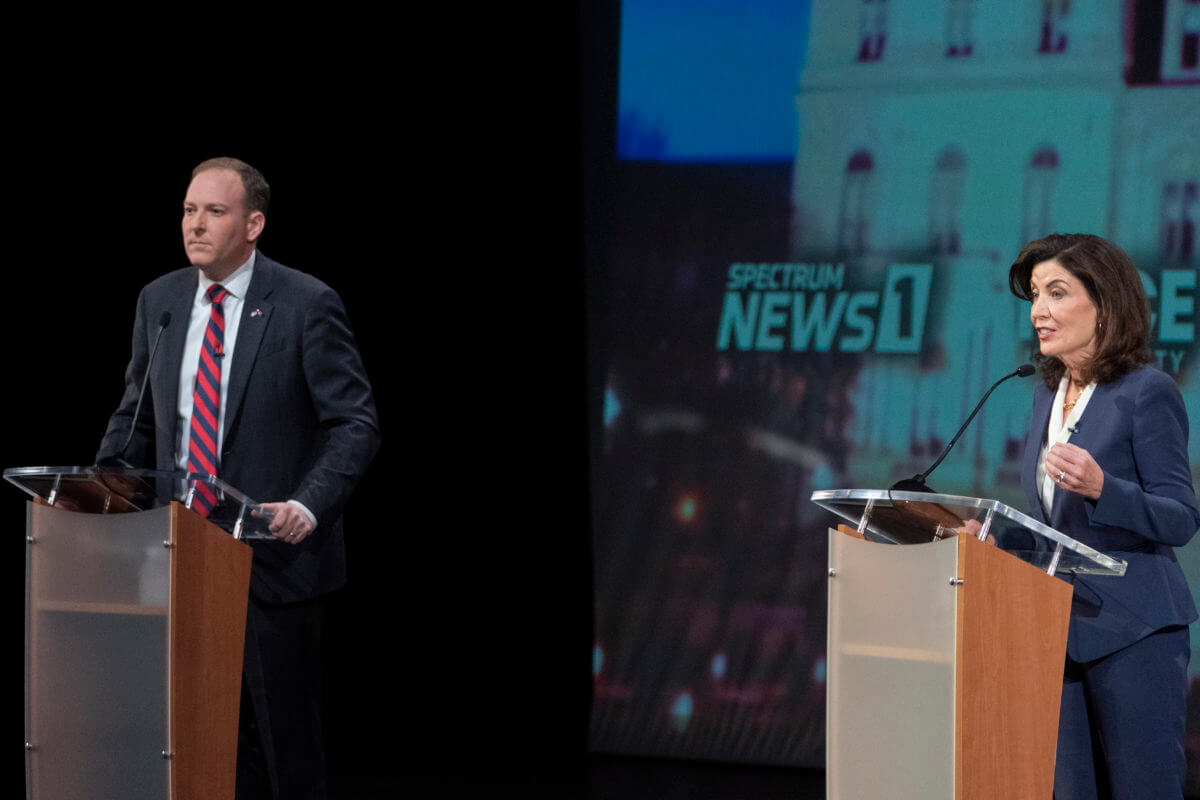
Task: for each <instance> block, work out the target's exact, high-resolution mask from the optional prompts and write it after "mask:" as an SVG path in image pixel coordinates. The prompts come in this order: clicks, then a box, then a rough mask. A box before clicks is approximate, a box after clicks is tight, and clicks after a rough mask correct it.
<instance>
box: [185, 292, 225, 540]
mask: <svg viewBox="0 0 1200 800" xmlns="http://www.w3.org/2000/svg"><path fill="white" fill-rule="evenodd" d="M227 294H229V292H228V291H227V290H226V289H225V287H224V286H222V285H220V284H219V283H214V284H213V285H212V286H210V287H208V299H209V300H211V301H212V308H211V310H210V311H209V315H208V327H207V328H206V329H205V331H204V342H203V344H202V345H201V347H200V365H199V366H198V367H197V368H196V392H195V394H194V395H193V396H192V431H191V435H190V437H189V438H188V472H199V473H202V474H207V475H213V476H215V475H216V474H217V463H218V459H217V431H218V429H219V426H218V420H219V419H220V414H221V360H222V356H223V354H224V341H225V310H224V309H223V308H222V307H221V301H222V300H224V299H225V295H227ZM216 504H217V496H216V494H215V493H214V492H213V489H212V487H211V486H209V485H208V484H207V483H197V484H196V493H195V496H193V497H192V510H194V511H195V512H196V513H198V514H199V515H200V516H202V517H207V516H208V514H209V512H210V511H212V508H213V506H215V505H216Z"/></svg>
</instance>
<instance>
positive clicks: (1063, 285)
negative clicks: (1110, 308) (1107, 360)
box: [1029, 259, 1096, 369]
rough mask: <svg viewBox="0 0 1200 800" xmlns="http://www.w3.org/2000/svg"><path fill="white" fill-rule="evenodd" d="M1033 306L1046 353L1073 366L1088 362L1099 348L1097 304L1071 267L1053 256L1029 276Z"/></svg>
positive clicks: (1031, 316)
mask: <svg viewBox="0 0 1200 800" xmlns="http://www.w3.org/2000/svg"><path fill="white" fill-rule="evenodd" d="M1029 290H1030V293H1031V295H1032V297H1033V307H1032V308H1030V310H1029V319H1030V321H1031V322H1033V328H1034V332H1035V333H1036V334H1037V338H1038V342H1039V343H1040V344H1041V347H1042V355H1044V356H1055V357H1057V358H1058V360H1060V361H1062V362H1063V363H1064V364H1066V365H1067V367H1068V368H1070V369H1077V368H1079V367H1081V366H1083V365H1085V364H1086V363H1087V362H1088V361H1089V360H1090V359H1091V357H1092V355H1093V354H1094V353H1095V352H1096V304H1095V303H1093V302H1092V298H1091V297H1089V296H1088V293H1087V289H1085V288H1084V286H1083V284H1082V283H1080V281H1079V279H1078V278H1076V277H1075V276H1074V275H1072V274H1071V272H1070V270H1068V269H1067V268H1066V267H1064V266H1063V265H1062V264H1059V263H1058V261H1056V260H1054V259H1050V260H1049V261H1043V262H1041V263H1040V264H1038V265H1037V266H1035V267H1034V268H1033V274H1032V275H1031V276H1030V279H1029Z"/></svg>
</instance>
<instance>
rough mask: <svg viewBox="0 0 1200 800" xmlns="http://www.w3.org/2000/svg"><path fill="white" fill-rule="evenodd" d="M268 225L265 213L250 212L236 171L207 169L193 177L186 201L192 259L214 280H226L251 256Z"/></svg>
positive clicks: (185, 232) (185, 222)
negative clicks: (265, 225) (264, 226)
mask: <svg viewBox="0 0 1200 800" xmlns="http://www.w3.org/2000/svg"><path fill="white" fill-rule="evenodd" d="M264 222H265V219H264V217H263V214H262V212H261V211H253V212H251V211H248V210H247V209H246V190H245V187H243V186H242V179H241V177H240V176H239V175H238V174H237V173H236V172H234V171H233V170H230V169H206V170H204V172H201V173H200V174H199V175H197V176H196V177H194V178H192V182H191V184H190V185H189V186H188V190H187V196H186V197H185V198H184V201H183V247H184V249H185V250H186V251H187V255H188V260H190V261H191V262H192V263H193V264H194V265H196V266H197V267H199V268H200V269H202V270H203V271H204V274H205V275H207V276H208V277H209V278H211V279H212V280H214V281H221V280H224V279H225V278H227V277H228V276H229V275H230V274H231V273H232V272H233V271H234V270H235V269H237V268H238V267H240V266H241V265H242V264H243V263H244V262H245V261H246V259H248V258H249V257H250V251H252V250H253V249H254V242H255V240H257V239H258V236H259V234H260V233H262V229H263V224H264Z"/></svg>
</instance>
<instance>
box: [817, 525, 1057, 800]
mask: <svg viewBox="0 0 1200 800" xmlns="http://www.w3.org/2000/svg"><path fill="white" fill-rule="evenodd" d="M847 534H850V535H847ZM829 537H830V541H829V558H830V579H829V580H830V589H829V643H828V650H827V652H828V655H827V659H828V665H829V677H828V696H827V714H826V716H827V726H828V729H827V739H826V748H827V753H826V759H827V769H826V774H827V777H826V780H827V788H828V797H829V798H831V800H835V799H840V800H859V798H862V797H888V798H891V799H892V800H902V799H904V798H914V799H915V798H929V797H946V798H949V797H954V798H957V799H958V800H1011V798H1022V800H1036V799H1037V798H1044V800H1050V798H1051V796H1052V793H1053V783H1054V753H1055V745H1056V741H1057V728H1058V711H1059V696H1060V693H1061V688H1062V671H1063V663H1064V658H1065V656H1066V640H1067V625H1068V621H1069V617H1070V605H1071V592H1072V589H1071V586H1070V585H1069V584H1067V583H1065V582H1064V581H1061V580H1058V579H1057V578H1053V577H1051V576H1049V575H1047V574H1046V573H1045V572H1043V571H1042V570H1040V569H1038V568H1037V567H1034V566H1032V565H1030V564H1028V563H1026V562H1024V561H1021V560H1020V559H1018V558H1016V557H1014V556H1012V555H1011V554H1009V553H1006V552H1004V551H1002V550H1000V549H998V548H996V547H994V546H993V545H991V544H987V543H984V542H980V541H979V540H978V539H976V538H974V537H971V536H958V537H949V538H946V539H943V540H940V541H936V542H930V543H927V544H914V545H889V544H881V543H877V542H871V541H866V540H863V539H861V537H855V536H854V535H853V534H852V533H851V532H850V531H846V532H838V531H835V530H832V529H831V530H830V531H829Z"/></svg>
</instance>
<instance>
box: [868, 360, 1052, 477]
mask: <svg viewBox="0 0 1200 800" xmlns="http://www.w3.org/2000/svg"><path fill="white" fill-rule="evenodd" d="M1036 371H1037V370H1035V369H1034V368H1033V365H1032V364H1022V365H1021V366H1019V367H1017V368H1016V369H1015V370H1013V371H1012V372H1010V373H1008V374H1007V375H1005V376H1004V377H1003V378H1001V379H1000V380H998V381H996V382H995V383H993V384H992V388H990V389H988V390H987V394H985V395H984V396H983V398H982V399H981V400H980V401H979V404H978V405H976V406H975V410H974V411H972V412H971V415H970V416H969V417H967V421H966V422H964V423H963V424H962V427H961V428H959V429H958V433H956V434H954V438H953V439H951V440H950V443H949V444H948V445H946V447H945V448H943V450H942V454H941V455H940V456H938V457H937V461H934V462H933V464H931V465H930V467H929V469H927V470H925V471H924V472H922V473H921V474H920V475H914V476H912V477H911V478H905V479H904V480H902V481H897V482H896V483H895V484H893V485H892V491H898V492H932V491H933V489H930V488H929V487H928V486H926V485H925V479H926V478H928V477H929V473H931V472H933V471H934V470H935V469H937V466H938V464H941V463H942V459H944V458H945V457H946V456H947V454H949V452H950V450H951V449H952V448H953V447H954V444H955V442H957V441H958V437H960V436H962V435H963V431H965V430H966V429H967V426H968V425H970V424H971V420H973V419H975V415H976V414H978V413H979V409H981V408H983V404H984V403H985V402H987V399H988V398H989V397H991V395H992V392H994V391H996V387H997V386H999V385H1000V384H1002V383H1004V382H1005V381H1006V380H1008V379H1009V378H1028V377H1029V376H1030V375H1032V374H1033V373H1034V372H1036Z"/></svg>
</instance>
